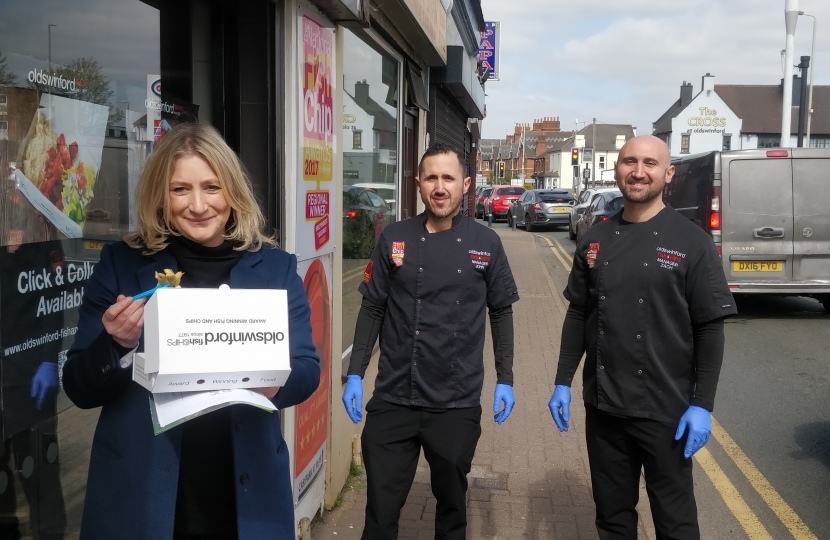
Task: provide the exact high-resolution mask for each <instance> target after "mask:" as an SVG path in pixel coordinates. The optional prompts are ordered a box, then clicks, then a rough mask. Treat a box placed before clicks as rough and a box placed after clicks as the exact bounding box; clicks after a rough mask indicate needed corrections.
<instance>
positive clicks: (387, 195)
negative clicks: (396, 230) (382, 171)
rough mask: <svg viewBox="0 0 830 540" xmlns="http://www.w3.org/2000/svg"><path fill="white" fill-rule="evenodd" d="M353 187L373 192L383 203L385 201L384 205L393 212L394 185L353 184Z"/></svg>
mask: <svg viewBox="0 0 830 540" xmlns="http://www.w3.org/2000/svg"><path fill="white" fill-rule="evenodd" d="M354 187H356V188H363V189H368V190H370V191H374V192H375V193H377V194H378V195H380V197H381V198H382V199H383V200H384V201H386V204H387V205H388V206H389V208H390V209H391V210H392V211H393V212H394V211H395V184H384V183H362V184H355V185H354Z"/></svg>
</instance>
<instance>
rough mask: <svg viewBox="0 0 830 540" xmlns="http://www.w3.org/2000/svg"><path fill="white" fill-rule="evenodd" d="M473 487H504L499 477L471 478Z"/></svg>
mask: <svg viewBox="0 0 830 540" xmlns="http://www.w3.org/2000/svg"><path fill="white" fill-rule="evenodd" d="M473 487H474V488H479V489H504V480H502V479H501V478H473Z"/></svg>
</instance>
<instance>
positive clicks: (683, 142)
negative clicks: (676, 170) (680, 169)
mask: <svg viewBox="0 0 830 540" xmlns="http://www.w3.org/2000/svg"><path fill="white" fill-rule="evenodd" d="M691 146H692V134H691V133H681V134H680V153H681V154H689V153H691V152H689V149H690V148H691Z"/></svg>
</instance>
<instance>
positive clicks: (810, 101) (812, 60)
mask: <svg viewBox="0 0 830 540" xmlns="http://www.w3.org/2000/svg"><path fill="white" fill-rule="evenodd" d="M798 14H799V15H804V16H805V17H810V18H811V19H813V45H812V46H811V47H810V63H811V64H812V69H810V93H809V95H808V96H807V132H806V134H805V137H804V148H810V124H811V122H812V119H813V72H814V71H815V70H816V57H815V55H816V22H817V21H816V18H815V17H814V16H813V15H810V14H807V13H804V12H803V11H799V12H798ZM801 84H804V81H801Z"/></svg>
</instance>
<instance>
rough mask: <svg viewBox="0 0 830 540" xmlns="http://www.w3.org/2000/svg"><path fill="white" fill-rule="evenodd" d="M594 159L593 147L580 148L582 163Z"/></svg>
mask: <svg viewBox="0 0 830 540" xmlns="http://www.w3.org/2000/svg"><path fill="white" fill-rule="evenodd" d="M592 161H594V149H593V148H583V149H582V162H583V163H591V162H592Z"/></svg>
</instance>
